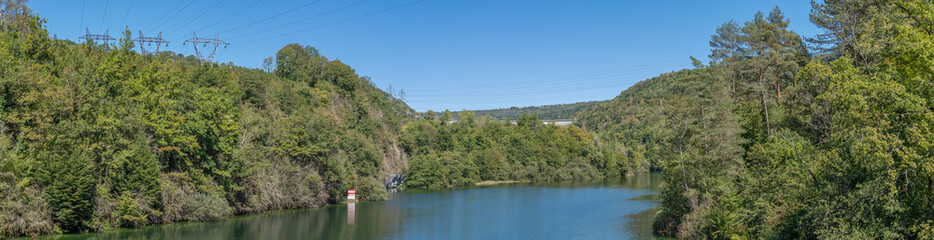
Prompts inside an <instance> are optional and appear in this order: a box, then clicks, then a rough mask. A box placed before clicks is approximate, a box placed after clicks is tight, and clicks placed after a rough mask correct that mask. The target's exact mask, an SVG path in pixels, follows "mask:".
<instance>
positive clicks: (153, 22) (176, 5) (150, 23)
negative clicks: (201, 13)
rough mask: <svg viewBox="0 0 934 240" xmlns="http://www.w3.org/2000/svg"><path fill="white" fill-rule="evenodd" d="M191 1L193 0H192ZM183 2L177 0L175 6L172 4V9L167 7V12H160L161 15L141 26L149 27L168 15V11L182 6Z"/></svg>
mask: <svg viewBox="0 0 934 240" xmlns="http://www.w3.org/2000/svg"><path fill="white" fill-rule="evenodd" d="M192 1H194V0H192ZM184 3H185V2H182V1H179V2H178V4H175V6H174V7H172V9H169V11H167V12H165V14H162V16H159V18H156V19H155V20H153V21H152V22H149V24H148V25H146V26H145V27H143V28H149V27H151V26H152V25H155V24H156V22H159V21H160V20H162V18H165V16H168V15H169V13H172V12H174V11H175V9H178V7H181V6H182V4H184Z"/></svg>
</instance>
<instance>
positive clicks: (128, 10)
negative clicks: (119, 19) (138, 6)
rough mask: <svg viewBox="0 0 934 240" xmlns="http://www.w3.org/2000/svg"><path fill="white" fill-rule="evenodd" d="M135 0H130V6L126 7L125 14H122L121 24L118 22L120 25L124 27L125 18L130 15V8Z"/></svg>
mask: <svg viewBox="0 0 934 240" xmlns="http://www.w3.org/2000/svg"><path fill="white" fill-rule="evenodd" d="M135 1H136V0H130V6H129V7H127V8H126V15H123V24H120V27H126V18H127V17H129V16H130V9H133V2H135Z"/></svg>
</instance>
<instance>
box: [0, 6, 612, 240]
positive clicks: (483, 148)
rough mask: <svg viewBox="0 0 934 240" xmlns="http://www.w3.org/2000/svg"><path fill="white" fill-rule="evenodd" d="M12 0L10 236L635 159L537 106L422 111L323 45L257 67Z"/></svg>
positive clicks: (8, 26) (5, 40)
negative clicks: (153, 45)
mask: <svg viewBox="0 0 934 240" xmlns="http://www.w3.org/2000/svg"><path fill="white" fill-rule="evenodd" d="M0 6H2V13H3V14H2V15H0V236H23V235H27V236H36V235H42V234H54V233H74V232H89V231H105V230H109V229H114V228H118V227H140V226H147V225H152V224H163V223H172V222H181V221H213V220H219V219H224V218H226V217H229V216H231V215H233V214H245V213H257V212H264V211H270V210H276V209H286V208H308V207H317V206H321V205H323V204H328V203H337V202H339V201H341V200H342V198H343V196H344V191H345V190H346V189H350V188H355V189H358V191H357V192H358V193H359V194H358V198H359V199H361V200H364V201H367V200H380V199H384V198H385V197H386V194H385V193H386V189H385V187H384V185H383V184H384V182H385V181H386V180H387V179H388V178H389V177H390V176H391V175H394V174H400V173H405V174H407V175H408V176H411V177H409V179H411V180H409V181H407V182H406V185H407V186H408V187H427V188H446V187H454V186H463V185H469V184H471V183H473V182H476V181H481V180H504V179H509V180H529V181H553V180H570V179H593V178H601V177H603V176H618V175H620V174H625V173H626V171H627V170H628V168H627V167H625V166H626V165H625V164H624V163H618V162H612V163H608V162H606V161H605V160H604V159H605V158H604V157H602V156H603V154H608V155H612V154H613V153H612V151H608V150H606V149H603V150H601V148H598V147H597V143H596V142H595V141H593V138H592V134H591V133H589V132H587V131H585V130H583V129H580V128H577V127H571V128H558V127H553V126H544V125H542V123H541V121H539V120H538V118H537V117H536V116H535V115H525V116H522V117H520V118H519V120H520V123H519V124H512V123H509V122H501V121H497V120H493V119H491V118H489V117H480V118H478V119H476V120H474V119H473V115H472V114H471V113H469V112H463V113H462V115H463V116H469V117H465V118H464V119H463V121H459V122H458V123H457V124H447V123H446V119H451V113H450V112H446V114H444V116H441V117H440V118H437V119H435V118H421V119H416V117H415V112H414V111H413V110H412V109H411V108H409V107H408V106H407V105H406V104H405V103H404V102H403V101H401V100H399V99H396V98H394V97H393V96H392V95H391V94H388V93H386V92H383V91H381V90H379V89H378V88H376V87H374V85H373V83H372V82H371V81H370V79H369V78H368V77H363V76H359V75H358V74H357V73H356V72H355V71H354V69H353V68H351V67H349V66H347V65H345V64H343V63H341V62H340V61H339V60H331V59H328V58H326V57H324V56H322V55H321V54H320V53H319V52H318V51H317V50H316V49H315V48H313V47H309V46H302V45H299V44H289V45H287V46H285V47H283V48H281V49H280V50H279V51H278V52H276V53H275V55H274V56H272V57H270V58H268V59H267V60H266V61H265V62H266V63H267V66H266V67H265V70H259V69H249V68H243V67H238V66H234V65H232V64H214V63H207V62H201V61H199V60H198V59H196V58H194V57H193V56H184V55H181V54H175V53H172V52H163V53H160V54H158V55H149V54H139V53H137V52H135V51H133V49H134V43H133V42H132V41H131V40H130V39H131V38H132V36H131V34H130V32H129V31H128V30H127V31H124V32H123V36H122V37H121V38H120V40H119V42H118V43H116V44H114V45H110V44H100V43H95V42H92V41H88V42H83V43H75V42H72V41H69V40H57V39H53V38H51V37H50V36H49V33H48V32H47V30H46V29H45V27H44V25H43V24H44V20H43V19H41V18H39V17H37V16H36V15H34V14H33V13H31V11H30V10H29V8H28V7H27V6H26V5H25V1H0ZM545 144H547V146H546V147H541V146H543V145H545ZM410 158H411V159H412V160H411V161H410V160H409V159H410ZM410 165H411V166H410ZM554 172H557V173H560V174H559V175H557V176H552V175H551V173H554Z"/></svg>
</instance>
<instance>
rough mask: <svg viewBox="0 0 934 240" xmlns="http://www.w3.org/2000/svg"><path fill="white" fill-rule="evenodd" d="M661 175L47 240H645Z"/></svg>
mask: <svg viewBox="0 0 934 240" xmlns="http://www.w3.org/2000/svg"><path fill="white" fill-rule="evenodd" d="M661 181H662V179H661V175H659V174H646V175H640V176H633V177H627V178H623V179H610V180H604V181H600V182H594V183H560V184H557V183H556V184H521V183H520V184H506V185H499V186H486V187H474V188H463V189H454V190H443V191H425V190H407V191H404V192H396V193H391V194H390V200H387V201H380V202H361V203H355V204H338V205H330V206H327V207H322V208H316V209H304V210H285V211H275V212H270V213H265V214H256V215H245V216H238V217H234V218H230V219H227V220H224V221H219V222H209V223H176V224H168V225H160V226H152V227H145V228H140V229H121V230H115V231H110V232H105V233H93V234H80V235H58V236H53V237H52V238H54V239H196V240H211V239H261V240H272V239H652V238H654V237H653V236H652V235H651V226H652V220H653V218H654V217H655V212H656V207H657V200H656V199H657V194H658V191H659V184H660V183H661Z"/></svg>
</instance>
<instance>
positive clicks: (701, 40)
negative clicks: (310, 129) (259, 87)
mask: <svg viewBox="0 0 934 240" xmlns="http://www.w3.org/2000/svg"><path fill="white" fill-rule="evenodd" d="M29 6H30V7H31V8H32V9H33V10H34V12H36V13H38V14H39V16H41V17H43V18H46V19H47V20H48V24H47V26H48V29H49V31H50V33H51V34H55V35H56V36H57V37H58V38H61V39H72V40H75V41H78V37H79V36H80V35H83V34H84V31H85V28H88V29H90V31H91V32H92V33H98V32H103V31H104V30H106V29H108V28H109V29H110V35H111V36H113V37H115V38H119V37H120V36H121V35H120V32H121V31H122V30H123V29H124V27H123V26H129V29H130V30H131V31H132V32H133V37H134V38H135V37H137V34H138V31H139V30H142V31H143V33H144V34H145V35H147V36H150V35H151V36H155V35H156V34H158V32H160V31H161V32H162V35H163V37H164V38H165V39H166V40H169V41H171V43H170V44H169V47H168V50H171V51H175V52H180V53H183V54H186V55H193V54H194V49H193V48H192V47H191V45H190V44H188V45H185V46H183V45H182V42H183V41H184V39H188V38H191V34H192V32H194V31H197V32H198V36H199V37H213V36H217V35H218V34H220V38H221V39H222V40H225V41H227V42H230V43H231V45H230V46H229V47H228V48H226V49H222V50H221V51H219V52H218V57H217V60H218V61H220V62H233V63H234V64H236V65H240V66H245V67H253V68H259V67H260V66H261V65H262V61H263V59H264V58H266V57H269V56H272V55H274V54H275V52H276V51H277V50H278V49H279V48H281V47H282V46H284V45H285V44H288V43H293V42H294V43H300V44H303V45H310V46H314V47H316V48H318V49H319V50H320V52H321V53H322V54H324V55H325V56H327V57H328V58H330V59H340V60H341V61H343V62H344V63H347V64H348V65H350V66H351V67H354V68H355V69H356V71H357V73H358V74H360V75H365V76H370V77H371V78H372V79H373V82H374V83H376V85H377V86H378V87H380V88H383V89H385V88H387V87H388V86H390V84H391V85H392V87H393V88H394V89H396V90H400V89H402V90H404V91H405V93H406V95H405V98H406V100H407V102H408V103H409V105H410V106H411V107H413V108H414V109H415V110H418V111H425V110H429V109H431V110H443V109H451V110H462V109H489V108H504V107H511V106H536V105H548V104H559V103H572V102H580V101H592V100H606V99H611V98H613V97H615V96H616V95H618V94H619V93H620V91H622V90H625V89H626V88H628V87H629V86H632V85H633V84H635V83H636V82H638V81H641V80H643V79H646V78H651V77H653V76H656V75H658V74H660V73H665V72H671V71H675V70H679V69H683V68H689V67H690V60H689V58H688V57H689V56H695V57H697V58H699V59H702V60H704V61H706V59H707V54H708V53H709V46H708V41H709V39H710V35H711V34H713V33H714V30H715V29H716V27H717V26H719V25H720V24H721V23H723V22H726V21H729V20H730V19H735V20H736V21H738V22H744V21H746V20H749V19H751V18H752V16H753V14H755V12H756V11H763V12H768V11H769V10H771V9H772V8H773V7H775V6H779V7H780V8H781V9H782V10H783V11H784V12H785V16H786V17H787V18H789V19H790V20H791V27H790V28H791V29H792V30H794V31H796V32H798V34H800V35H802V36H803V37H810V36H813V35H815V34H816V33H818V32H819V30H818V29H817V28H816V27H814V25H813V24H811V23H810V22H809V21H808V13H809V11H810V1H806V0H796V1H755V0H754V1H749V0H736V1H622V0H620V1H569V0H566V1H502V0H472V1H466V0H462V1H454V0H427V1H426V0H398V1H386V0H382V1H380V0H369V1H366V0H363V1H359V0H321V1H293V0H259V1H257V0H159V1H154V0H149V1H145V0H69V1H51V0H32V1H30V3H29Z"/></svg>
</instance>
